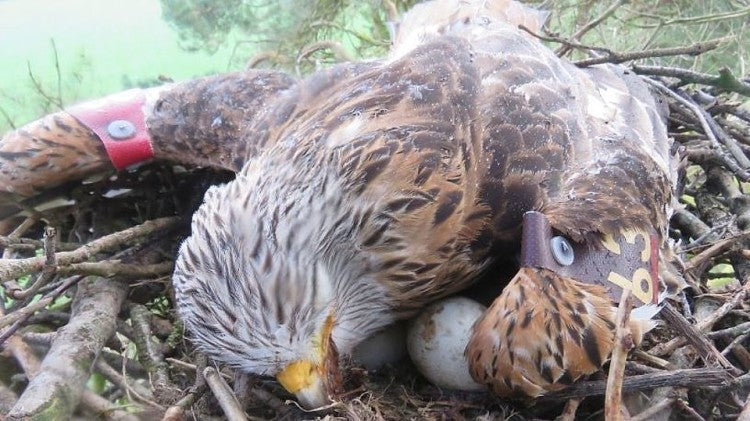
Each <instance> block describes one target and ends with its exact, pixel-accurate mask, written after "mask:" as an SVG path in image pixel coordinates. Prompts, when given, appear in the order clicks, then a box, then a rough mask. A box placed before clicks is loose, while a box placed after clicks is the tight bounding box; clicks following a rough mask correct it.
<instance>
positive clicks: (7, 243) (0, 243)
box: [0, 235, 81, 251]
mask: <svg viewBox="0 0 750 421" xmlns="http://www.w3.org/2000/svg"><path fill="white" fill-rule="evenodd" d="M0 247H2V248H13V249H15V250H23V251H34V250H37V249H43V248H44V244H43V243H42V242H41V241H39V240H33V239H31V238H15V237H12V236H9V235H8V236H6V235H0ZM56 247H57V250H59V251H71V250H75V249H77V248H78V247H81V245H80V244H77V243H60V242H58V243H56Z"/></svg>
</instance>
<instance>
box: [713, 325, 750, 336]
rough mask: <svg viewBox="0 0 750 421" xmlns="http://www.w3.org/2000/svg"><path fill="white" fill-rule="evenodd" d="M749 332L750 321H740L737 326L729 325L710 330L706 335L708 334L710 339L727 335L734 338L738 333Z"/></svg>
mask: <svg viewBox="0 0 750 421" xmlns="http://www.w3.org/2000/svg"><path fill="white" fill-rule="evenodd" d="M747 332H750V322H745V323H740V324H738V325H736V326H732V327H728V328H726V329H721V330H715V331H713V332H708V334H706V336H708V337H709V338H710V339H717V338H725V337H726V338H734V337H736V336H738V335H743V334H745V333H747Z"/></svg>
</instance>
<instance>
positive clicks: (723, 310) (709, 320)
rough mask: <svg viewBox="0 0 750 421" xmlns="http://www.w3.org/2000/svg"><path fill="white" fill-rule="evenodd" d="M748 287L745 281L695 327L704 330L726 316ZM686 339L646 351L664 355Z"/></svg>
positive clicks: (681, 338) (680, 338) (742, 297)
mask: <svg viewBox="0 0 750 421" xmlns="http://www.w3.org/2000/svg"><path fill="white" fill-rule="evenodd" d="M748 289H750V282H748V283H746V284H745V286H744V287H742V288H741V289H740V290H739V291H737V292H736V293H735V294H734V295H733V296H732V298H730V299H729V300H728V301H727V302H726V303H724V305H722V306H721V307H719V308H718V309H717V310H716V311H713V312H712V313H711V314H710V315H709V316H708V317H706V318H705V319H704V320H701V321H699V322H698V324H697V326H696V327H697V328H698V330H699V331H701V332H705V331H706V330H708V329H710V328H711V327H712V326H713V325H714V324H715V323H716V322H718V321H719V320H721V319H722V318H723V317H724V316H726V315H727V314H728V313H729V312H730V311H732V310H733V309H734V308H735V307H737V306H739V305H740V304H741V303H742V301H744V300H745V297H746V296H747V293H748ZM686 342H687V340H686V339H685V338H684V337H681V336H680V337H677V338H674V339H672V340H671V341H669V342H666V343H660V344H658V345H656V346H654V347H653V348H651V349H650V350H649V351H648V353H649V354H652V355H657V356H659V355H666V354H670V353H672V352H674V350H675V349H677V348H678V347H681V346H683V345H685V343H686Z"/></svg>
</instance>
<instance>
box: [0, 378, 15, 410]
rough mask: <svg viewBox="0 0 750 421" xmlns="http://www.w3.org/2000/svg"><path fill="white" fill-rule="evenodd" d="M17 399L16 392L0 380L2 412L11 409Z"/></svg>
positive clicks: (0, 408)
mask: <svg viewBox="0 0 750 421" xmlns="http://www.w3.org/2000/svg"><path fill="white" fill-rule="evenodd" d="M17 400H18V396H16V392H14V391H13V390H11V389H10V388H9V387H8V386H6V385H4V384H3V383H2V382H0V414H5V413H6V412H8V411H10V408H12V407H13V404H14V403H15V402H16V401H17Z"/></svg>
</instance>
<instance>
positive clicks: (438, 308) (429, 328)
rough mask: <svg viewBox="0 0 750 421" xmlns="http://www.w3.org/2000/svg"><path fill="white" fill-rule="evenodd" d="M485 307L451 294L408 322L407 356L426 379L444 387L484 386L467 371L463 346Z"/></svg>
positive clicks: (459, 388) (466, 387)
mask: <svg viewBox="0 0 750 421" xmlns="http://www.w3.org/2000/svg"><path fill="white" fill-rule="evenodd" d="M485 310H487V308H486V307H485V306H483V305H481V304H479V303H478V302H476V301H474V300H471V299H468V298H464V297H453V298H448V299H445V300H442V301H438V302H436V303H433V304H432V305H430V306H429V307H427V308H426V309H425V310H424V311H422V313H421V314H420V315H419V316H417V317H416V318H415V319H413V320H412V321H411V322H410V324H409V330H408V333H407V339H406V344H407V348H408V350H409V356H411V359H412V361H414V365H416V366H417V369H419V371H420V372H421V373H422V374H423V375H424V376H425V377H426V378H427V380H429V381H430V382H432V383H433V384H435V385H436V386H440V387H443V388H446V389H457V390H481V389H483V388H484V386H482V385H481V384H479V383H477V382H476V381H474V379H473V378H472V377H471V374H469V363H468V362H467V361H466V357H464V349H465V348H466V344H467V343H469V337H470V335H471V327H472V326H473V325H474V322H475V321H476V320H477V319H479V317H481V316H482V314H484V312H485Z"/></svg>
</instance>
